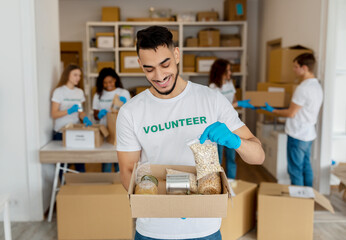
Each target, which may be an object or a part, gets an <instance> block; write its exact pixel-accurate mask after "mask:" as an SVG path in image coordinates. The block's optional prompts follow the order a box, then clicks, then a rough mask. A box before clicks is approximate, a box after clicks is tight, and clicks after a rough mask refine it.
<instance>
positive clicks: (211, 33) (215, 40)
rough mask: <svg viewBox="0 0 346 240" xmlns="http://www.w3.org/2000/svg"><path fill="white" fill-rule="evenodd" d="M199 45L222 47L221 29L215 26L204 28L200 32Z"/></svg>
mask: <svg viewBox="0 0 346 240" xmlns="http://www.w3.org/2000/svg"><path fill="white" fill-rule="evenodd" d="M198 46H200V47H220V30H219V29H214V28H208V29H204V30H201V31H199V32H198Z"/></svg>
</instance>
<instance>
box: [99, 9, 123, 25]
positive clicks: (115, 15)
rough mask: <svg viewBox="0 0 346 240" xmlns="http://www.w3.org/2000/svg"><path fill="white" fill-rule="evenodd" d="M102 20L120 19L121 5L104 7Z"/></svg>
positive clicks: (112, 20)
mask: <svg viewBox="0 0 346 240" xmlns="http://www.w3.org/2000/svg"><path fill="white" fill-rule="evenodd" d="M102 21H103V22H117V21H120V8H119V7H103V8H102Z"/></svg>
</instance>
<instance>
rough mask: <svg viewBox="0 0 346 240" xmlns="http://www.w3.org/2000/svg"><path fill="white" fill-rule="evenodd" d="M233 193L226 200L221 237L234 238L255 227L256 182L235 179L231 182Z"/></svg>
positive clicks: (229, 239)
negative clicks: (225, 215) (226, 206)
mask: <svg viewBox="0 0 346 240" xmlns="http://www.w3.org/2000/svg"><path fill="white" fill-rule="evenodd" d="M231 187H232V189H233V191H234V193H235V196H233V197H232V199H229V200H228V208H227V217H226V218H223V219H222V224H221V235H222V238H223V239H227V240H234V239H238V238H239V237H241V236H243V235H245V234H246V233H247V232H248V231H250V230H251V229H252V228H254V227H255V223H256V198H257V184H254V183H250V182H245V181H241V180H236V181H233V182H232V183H231Z"/></svg>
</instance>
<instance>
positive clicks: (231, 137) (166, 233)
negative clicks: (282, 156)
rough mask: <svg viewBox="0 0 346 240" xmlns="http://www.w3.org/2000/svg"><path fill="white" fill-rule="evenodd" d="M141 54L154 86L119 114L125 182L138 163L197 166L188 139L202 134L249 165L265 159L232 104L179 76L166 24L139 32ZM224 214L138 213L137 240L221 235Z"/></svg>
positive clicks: (208, 239) (214, 239)
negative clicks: (166, 215) (169, 215)
mask: <svg viewBox="0 0 346 240" xmlns="http://www.w3.org/2000/svg"><path fill="white" fill-rule="evenodd" d="M137 54H138V57H139V60H138V62H139V64H140V66H141V67H142V69H143V71H144V73H145V75H146V78H147V80H148V82H149V83H150V84H151V87H150V89H147V90H146V91H144V92H142V93H140V94H138V95H137V96H135V97H134V98H132V99H130V100H129V101H128V102H127V103H126V104H125V105H124V106H123V107H122V108H121V109H120V111H119V115H118V118H117V129H116V132H117V151H118V160H119V166H120V175H121V180H122V184H123V185H124V187H125V188H126V189H128V187H129V183H130V178H131V174H132V171H133V170H134V169H133V168H134V164H135V163H136V162H138V161H141V162H150V163H152V164H169V165H190V166H194V165H195V162H194V157H193V154H192V151H191V150H190V149H189V147H188V146H187V144H186V141H187V140H189V139H193V138H197V137H198V136H199V135H201V134H202V133H203V134H202V136H201V138H200V141H201V143H203V142H204V141H205V140H206V139H207V138H209V139H210V140H211V141H213V142H217V143H218V144H221V145H223V146H227V147H229V148H233V149H236V151H237V152H238V154H239V155H240V156H241V158H242V159H243V160H244V161H245V162H247V163H250V164H262V162H263V160H264V152H263V149H262V147H261V143H260V142H259V140H258V139H257V138H256V137H254V135H253V134H252V133H251V132H250V130H249V129H248V128H247V127H246V126H245V125H244V123H242V122H241V120H240V119H239V117H238V114H237V112H236V111H235V110H234V108H233V107H232V105H231V103H230V102H229V101H228V100H227V99H226V98H225V97H224V96H223V95H222V94H221V93H220V92H217V91H214V90H212V89H210V88H208V87H207V86H202V85H199V84H195V83H192V82H189V81H185V80H183V79H182V78H181V77H180V75H179V68H178V64H179V61H180V52H179V48H177V47H174V45H173V41H172V33H171V32H170V31H169V30H168V29H167V28H165V27H160V26H152V27H149V28H147V29H144V30H141V31H139V32H138V33H137ZM220 225H221V219H220V218H138V219H137V223H136V236H135V240H144V239H145V240H151V239H195V240H197V239H198V240H221V234H220Z"/></svg>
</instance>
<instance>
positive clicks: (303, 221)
mask: <svg viewBox="0 0 346 240" xmlns="http://www.w3.org/2000/svg"><path fill="white" fill-rule="evenodd" d="M315 202H317V203H318V204H319V205H321V206H322V207H324V208H325V209H327V210H328V211H330V212H332V213H334V209H333V207H332V205H331V204H330V202H329V200H328V199H327V198H326V197H324V196H323V195H322V194H320V193H319V192H317V191H316V190H314V189H313V188H310V187H301V186H289V185H280V184H277V183H261V185H260V188H259V192H258V210H257V211H258V216H257V218H258V220H257V239H258V240H264V239H265V240H271V239H273V240H274V239H275V240H278V239H280V240H286V239H287V240H292V239H303V240H308V239H309V240H312V239H313V224H314V204H315Z"/></svg>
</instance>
